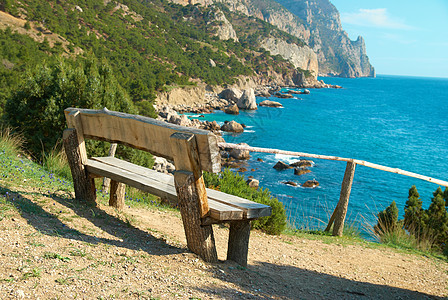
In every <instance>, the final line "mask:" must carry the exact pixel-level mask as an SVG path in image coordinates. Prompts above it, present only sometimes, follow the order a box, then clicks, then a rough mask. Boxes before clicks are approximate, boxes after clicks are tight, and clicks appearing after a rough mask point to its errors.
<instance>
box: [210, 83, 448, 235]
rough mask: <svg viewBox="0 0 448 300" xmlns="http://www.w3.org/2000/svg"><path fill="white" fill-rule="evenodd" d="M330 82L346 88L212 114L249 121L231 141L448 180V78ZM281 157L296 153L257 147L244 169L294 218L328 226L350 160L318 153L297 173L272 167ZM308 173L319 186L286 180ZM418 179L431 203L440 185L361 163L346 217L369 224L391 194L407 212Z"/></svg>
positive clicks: (302, 224) (304, 223)
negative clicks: (276, 105) (267, 151)
mask: <svg viewBox="0 0 448 300" xmlns="http://www.w3.org/2000/svg"><path fill="white" fill-rule="evenodd" d="M324 81H325V82H326V83H331V84H337V85H341V86H342V87H343V89H311V94H309V95H297V96H298V97H301V98H302V100H298V99H278V98H275V97H271V100H273V101H278V102H281V103H282V104H283V106H284V108H267V107H259V109H258V110H257V111H250V112H241V113H240V115H237V116H232V115H227V114H224V113H222V112H220V111H217V112H216V113H215V114H211V115H207V116H206V119H208V120H216V121H218V122H223V121H225V120H235V121H237V122H239V123H244V124H246V125H247V126H248V128H246V129H247V130H246V131H245V132H244V133H242V134H239V135H231V134H224V138H225V140H226V141H227V142H231V143H240V142H245V143H247V144H249V145H251V146H257V147H268V148H277V149H283V150H291V151H299V152H306V153H314V154H323V155H335V156H340V157H347V158H356V159H361V160H366V161H369V162H373V163H377V164H382V165H386V166H390V167H396V168H400V169H403V170H407V171H411V172H415V173H419V174H423V175H427V176H431V177H435V178H438V179H442V180H446V181H448V171H447V170H448V160H447V158H448V79H437V78H415V77H399V76H378V77H377V78H358V79H343V78H324ZM264 99H265V98H260V99H257V102H260V101H262V100H264ZM257 158H262V159H263V160H264V162H257ZM304 159H306V158H304ZM278 160H283V161H285V162H286V161H287V162H292V161H296V160H298V159H297V158H294V157H288V156H281V155H270V154H262V153H252V158H251V159H250V160H249V162H248V166H247V167H246V168H247V169H248V170H249V171H248V172H246V173H244V175H245V176H250V175H252V176H254V177H255V178H256V179H259V180H260V184H261V186H263V187H265V188H268V189H269V190H270V191H271V192H272V193H273V194H274V195H275V196H277V197H278V198H279V199H280V200H281V201H282V202H283V203H284V204H285V206H286V208H287V213H288V217H289V219H290V222H291V223H292V224H295V225H296V226H297V227H299V228H310V229H316V228H324V227H325V226H326V222H327V221H328V219H329V216H330V215H331V213H332V211H333V209H334V207H335V206H336V204H337V202H338V200H339V193H340V186H341V182H342V178H343V176H344V170H345V166H346V164H345V162H339V161H327V160H319V159H313V161H314V162H315V165H314V167H312V168H310V169H311V170H312V172H311V173H309V174H306V175H302V176H295V175H294V174H293V171H292V170H286V171H281V172H279V171H276V170H275V169H273V168H272V166H273V165H274V164H275V163H276V162H277V161H278ZM251 169H255V171H250V170H251ZM309 179H316V180H317V181H319V183H320V186H319V187H318V188H315V189H305V188H302V187H291V186H287V185H284V184H283V183H282V181H286V180H293V181H296V182H298V183H303V182H305V181H306V180H309ZM412 185H416V186H417V189H418V191H419V192H420V196H421V198H422V200H423V205H424V207H425V208H427V207H428V206H429V204H430V202H431V196H432V192H433V191H434V190H435V189H436V188H437V185H435V184H433V183H429V182H426V181H421V180H418V179H414V178H409V177H406V176H402V175H398V174H391V173H387V172H383V171H378V170H374V169H370V168H367V167H363V166H357V169H356V173H355V179H354V182H353V187H352V193H351V196H350V203H349V208H348V222H349V223H354V224H355V225H356V226H357V227H360V228H361V229H362V230H363V231H368V230H366V228H367V227H368V226H369V224H372V223H373V222H374V220H375V217H376V215H377V213H378V212H379V211H380V210H383V209H384V208H385V207H387V206H388V205H389V204H390V203H391V202H392V200H395V201H396V203H397V206H398V208H399V210H400V213H401V215H403V214H404V205H405V202H406V200H407V195H408V189H409V188H410V187H411V186H412Z"/></svg>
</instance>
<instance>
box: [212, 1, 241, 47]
mask: <svg viewBox="0 0 448 300" xmlns="http://www.w3.org/2000/svg"><path fill="white" fill-rule="evenodd" d="M210 14H211V16H210V19H211V21H210V22H209V23H208V24H209V25H211V26H213V27H214V28H215V30H216V33H215V35H216V36H217V37H219V39H221V40H234V41H235V42H238V36H237V35H236V32H235V29H233V26H232V24H231V23H230V22H229V20H227V18H226V16H225V14H224V13H223V12H222V11H221V10H220V9H217V10H216V11H211V12H210Z"/></svg>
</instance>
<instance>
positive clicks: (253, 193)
mask: <svg viewBox="0 0 448 300" xmlns="http://www.w3.org/2000/svg"><path fill="white" fill-rule="evenodd" d="M204 181H205V184H206V186H207V187H209V188H214V189H217V190H220V191H221V192H224V193H227V194H231V195H235V196H238V197H241V198H245V199H248V200H251V201H254V202H258V203H262V204H266V205H269V206H271V207H272V215H271V216H269V217H263V218H259V219H257V220H254V221H252V228H256V229H261V230H263V231H265V232H266V233H268V234H280V233H282V231H283V230H284V229H285V228H286V212H285V208H284V206H283V203H281V202H280V201H278V199H277V198H274V197H272V195H271V193H270V192H269V190H267V189H264V190H263V189H261V188H260V189H253V188H251V187H249V186H248V185H247V184H246V180H245V179H244V177H243V176H241V175H239V174H238V173H233V172H232V171H230V170H224V172H222V173H220V174H213V173H204Z"/></svg>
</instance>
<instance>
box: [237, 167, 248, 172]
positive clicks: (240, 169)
mask: <svg viewBox="0 0 448 300" xmlns="http://www.w3.org/2000/svg"><path fill="white" fill-rule="evenodd" d="M237 172H239V173H244V172H247V169H246V168H244V167H241V168H239V169H238V171H237Z"/></svg>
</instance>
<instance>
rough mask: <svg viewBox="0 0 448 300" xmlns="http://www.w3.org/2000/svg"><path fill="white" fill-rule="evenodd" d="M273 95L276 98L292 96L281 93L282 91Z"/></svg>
mask: <svg viewBox="0 0 448 300" xmlns="http://www.w3.org/2000/svg"><path fill="white" fill-rule="evenodd" d="M274 96H275V97H277V98H284V99H289V98H292V97H294V96H293V95H291V94H283V93H280V92H277V93H275V94H274Z"/></svg>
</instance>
